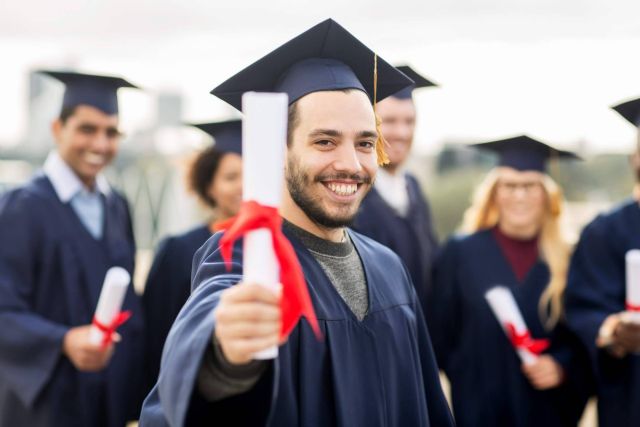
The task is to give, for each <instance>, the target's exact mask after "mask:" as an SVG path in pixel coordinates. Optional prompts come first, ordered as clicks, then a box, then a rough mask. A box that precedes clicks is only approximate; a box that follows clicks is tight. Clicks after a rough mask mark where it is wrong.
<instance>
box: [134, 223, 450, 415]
mask: <svg viewBox="0 0 640 427" xmlns="http://www.w3.org/2000/svg"><path fill="white" fill-rule="evenodd" d="M350 235H351V237H352V239H353V241H354V244H355V246H356V248H357V250H358V253H359V254H360V257H361V259H362V262H363V265H364V270H365V274H366V277H367V283H368V290H369V311H368V313H367V315H366V317H365V318H364V319H363V320H362V321H361V322H360V321H358V320H357V318H356V317H355V315H354V314H353V313H352V312H351V310H350V309H349V307H348V306H347V304H346V303H345V302H344V301H343V300H342V298H341V297H340V295H339V294H338V293H337V291H336V289H335V288H334V287H333V285H332V284H331V282H330V281H329V279H328V278H327V277H326V275H325V273H324V272H323V270H322V267H321V266H320V265H319V264H318V263H317V262H316V261H315V259H314V258H313V256H312V255H311V254H310V253H309V252H308V251H307V250H306V249H305V248H304V247H303V246H302V245H301V244H300V243H299V242H298V241H297V240H296V239H295V238H294V237H292V236H288V237H289V239H290V240H291V241H292V243H293V244H294V247H295V250H296V253H297V254H298V257H299V259H300V262H301V264H302V268H303V270H304V274H305V278H306V280H307V284H308V287H309V292H310V295H311V299H312V301H313V304H314V308H315V310H316V314H317V317H318V320H319V323H320V327H321V329H322V333H323V335H324V341H321V342H320V341H318V340H317V339H316V337H315V335H314V333H313V331H312V330H311V328H310V326H309V324H308V323H307V322H306V320H304V319H303V320H301V322H300V323H299V324H298V325H297V326H296V328H295V329H294V331H293V333H292V334H291V335H290V337H289V339H288V341H287V342H286V343H285V344H284V345H283V346H281V347H280V352H279V356H278V358H277V359H276V360H275V361H273V362H271V363H270V364H269V368H268V369H267V372H265V373H264V374H263V376H262V377H261V379H260V381H259V382H258V384H257V385H256V386H255V387H254V388H253V389H252V390H250V391H249V392H247V393H244V394H242V395H239V396H234V397H232V398H229V399H225V400H222V401H220V402H215V403H209V402H205V401H203V399H202V398H201V397H200V395H199V392H198V390H197V385H196V382H197V375H198V371H199V369H200V361H201V359H202V356H203V355H204V353H205V350H206V348H207V346H210V345H211V337H212V334H213V330H214V328H215V324H214V318H213V314H212V312H213V309H214V308H215V307H216V304H217V303H218V301H219V298H220V293H221V291H222V290H224V289H225V288H227V287H229V286H232V285H234V284H235V283H237V282H238V281H239V280H240V279H241V274H242V267H241V262H242V251H241V242H239V243H237V244H236V245H235V248H234V255H233V259H234V264H233V269H232V271H231V272H228V271H227V270H226V268H225V266H224V264H223V263H222V262H221V258H220V254H219V251H218V250H217V246H218V240H219V238H220V234H216V235H215V236H214V237H213V238H212V239H210V240H209V241H208V242H207V244H206V245H205V246H204V247H203V248H201V249H200V250H199V251H198V253H196V256H195V258H194V265H198V269H197V271H196V272H195V275H194V277H193V283H194V286H195V289H194V291H193V293H192V296H191V298H190V299H189V300H188V301H187V303H186V304H185V306H184V308H183V309H182V311H181V313H180V314H179V315H178V318H177V319H176V322H175V323H174V325H173V328H172V330H171V332H170V333H169V336H168V337H167V342H166V345H165V348H164V352H163V357H162V368H161V371H160V376H159V379H158V383H157V385H156V386H155V387H154V389H153V391H152V392H151V394H150V395H149V397H147V400H146V401H145V403H144V406H143V410H142V415H141V426H142V427H145V426H154V427H157V426H168V425H170V426H187V425H188V426H196V425H209V426H210V425H228V424H229V423H230V422H232V423H233V425H236V426H244V425H246V426H264V425H269V426H294V425H304V426H351V425H358V426H360V425H361V426H382V425H384V426H434V427H435V426H438V427H440V426H445V427H446V426H451V425H452V420H451V415H450V412H449V408H448V406H447V403H446V401H445V399H444V396H443V393H442V389H441V387H440V382H439V378H438V372H437V368H436V365H435V359H434V356H433V353H432V350H431V344H430V340H429V336H428V333H427V330H426V327H425V323H424V320H423V317H422V311H421V309H420V307H419V304H418V303H417V300H416V297H415V292H414V291H413V289H412V287H411V285H410V279H409V277H408V274H407V273H406V270H405V269H404V267H403V266H402V264H401V262H400V260H399V259H398V258H397V256H395V255H394V254H393V253H392V252H391V251H390V250H388V249H386V248H384V247H382V246H381V245H380V244H378V243H376V242H374V241H373V240H371V239H368V238H366V237H364V236H361V235H359V234H357V233H354V232H350ZM231 420H233V421H231Z"/></svg>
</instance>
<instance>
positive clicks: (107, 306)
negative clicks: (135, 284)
mask: <svg viewBox="0 0 640 427" xmlns="http://www.w3.org/2000/svg"><path fill="white" fill-rule="evenodd" d="M130 282H131V275H130V274H129V272H128V271H127V270H125V269H124V268H122V267H111V268H110V269H109V270H108V271H107V274H106V276H105V278H104V283H103V285H102V290H101V291H100V299H99V300H98V306H97V307H96V312H95V314H94V317H93V324H92V325H91V330H90V331H89V339H90V340H91V342H92V343H94V344H96V345H98V344H100V343H102V344H103V345H106V344H109V343H110V342H111V339H112V336H111V335H112V334H113V333H114V332H115V329H116V328H117V327H118V326H119V325H120V324H122V323H124V322H125V321H126V320H127V319H128V317H129V315H128V314H127V313H121V311H120V310H121V309H122V303H123V302H124V297H125V295H126V293H127V287H128V286H129V283H130Z"/></svg>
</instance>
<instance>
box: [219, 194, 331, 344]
mask: <svg viewBox="0 0 640 427" xmlns="http://www.w3.org/2000/svg"><path fill="white" fill-rule="evenodd" d="M216 226H217V228H219V229H226V231H225V233H224V236H222V238H221V239H220V253H221V255H222V259H223V260H224V262H225V264H226V266H227V270H230V269H231V257H232V250H233V243H234V242H235V241H236V240H237V239H238V238H240V237H242V236H243V235H245V234H246V233H247V232H249V231H252V230H257V229H261V228H266V229H268V230H269V231H271V237H272V242H273V250H274V252H275V255H276V258H278V263H279V264H280V281H281V282H282V298H281V299H280V310H281V313H282V328H281V330H280V338H281V339H284V338H286V337H287V336H288V335H289V334H290V333H291V331H292V330H293V328H294V327H295V326H296V323H298V320H299V319H300V316H304V317H306V318H307V320H308V321H309V323H310V324H311V327H312V328H313V330H314V332H315V333H316V336H318V337H319V336H320V327H319V326H318V320H317V319H316V314H315V312H314V311H313V305H312V304H311V298H310V297H309V292H308V290H307V285H306V282H305V279H304V274H303V273H302V267H301V266H300V263H299V262H298V257H297V256H296V253H295V250H294V249H293V246H292V245H291V242H289V240H288V239H287V237H286V236H285V235H284V234H283V233H282V229H281V227H282V218H281V217H280V215H279V214H278V210H277V209H276V208H274V207H269V206H262V205H260V204H259V203H257V202H255V201H253V200H250V201H246V202H243V203H242V207H241V208H240V212H239V213H238V215H237V216H236V217H234V218H231V219H230V220H228V221H225V222H222V223H218V224H216Z"/></svg>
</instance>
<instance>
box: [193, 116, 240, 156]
mask: <svg viewBox="0 0 640 427" xmlns="http://www.w3.org/2000/svg"><path fill="white" fill-rule="evenodd" d="M189 126H193V127H196V128H198V129H200V130H201V131H203V132H206V133H208V134H209V135H211V136H212V137H213V139H214V141H215V145H214V147H215V148H216V150H219V151H222V152H231V153H237V154H242V120H227V121H224V122H213V123H197V124H196V123H193V124H192V123H190V124H189Z"/></svg>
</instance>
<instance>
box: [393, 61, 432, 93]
mask: <svg viewBox="0 0 640 427" xmlns="http://www.w3.org/2000/svg"><path fill="white" fill-rule="evenodd" d="M396 68H397V69H398V70H400V71H402V72H403V73H404V74H405V75H406V76H407V77H409V78H410V79H411V80H413V81H414V84H413V85H411V86H409V87H407V88H404V89H402V90H401V91H400V92H396V93H394V94H393V95H391V96H393V97H394V98H398V99H411V98H413V91H414V90H415V89H420V88H422V87H430V86H438V85H437V84H435V83H434V82H432V81H431V80H429V79H427V78H426V77H424V76H422V75H420V74H418V73H417V72H416V71H415V70H414V69H413V68H411V67H409V66H408V65H398V66H397V67H396Z"/></svg>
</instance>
